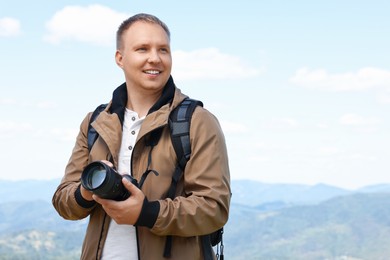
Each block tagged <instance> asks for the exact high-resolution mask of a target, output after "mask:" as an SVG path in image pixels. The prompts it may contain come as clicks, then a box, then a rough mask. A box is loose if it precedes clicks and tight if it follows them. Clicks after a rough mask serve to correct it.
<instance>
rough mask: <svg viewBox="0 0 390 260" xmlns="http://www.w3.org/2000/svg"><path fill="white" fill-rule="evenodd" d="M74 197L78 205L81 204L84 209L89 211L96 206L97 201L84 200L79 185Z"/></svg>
mask: <svg viewBox="0 0 390 260" xmlns="http://www.w3.org/2000/svg"><path fill="white" fill-rule="evenodd" d="M74 197H75V199H76V202H77V204H79V205H80V206H81V207H83V208H86V209H88V208H92V207H93V206H95V205H96V201H94V200H92V201H91V200H86V199H84V198H83V196H82V195H81V185H79V186H78V187H77V189H76V191H75V192H74Z"/></svg>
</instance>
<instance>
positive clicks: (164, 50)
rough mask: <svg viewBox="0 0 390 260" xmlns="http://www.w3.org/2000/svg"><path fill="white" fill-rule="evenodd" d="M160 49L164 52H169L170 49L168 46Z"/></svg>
mask: <svg viewBox="0 0 390 260" xmlns="http://www.w3.org/2000/svg"><path fill="white" fill-rule="evenodd" d="M160 51H161V52H162V53H169V49H168V48H161V49H160Z"/></svg>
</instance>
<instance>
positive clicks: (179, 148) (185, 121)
mask: <svg viewBox="0 0 390 260" xmlns="http://www.w3.org/2000/svg"><path fill="white" fill-rule="evenodd" d="M197 106H203V103H202V102H200V101H198V100H195V99H190V98H186V99H184V100H183V101H182V102H181V103H180V104H179V106H177V107H176V108H175V109H174V110H173V111H172V112H171V114H170V115H169V120H168V124H169V128H170V131H171V141H172V145H173V148H174V149H175V153H176V157H177V165H176V167H175V170H174V172H173V175H172V181H171V186H170V187H169V190H168V194H167V198H170V199H174V198H175V195H176V187H177V183H178V181H179V179H180V177H181V176H182V175H183V172H184V169H185V167H186V164H187V161H188V160H189V159H190V156H191V142H190V126H191V117H192V113H193V112H194V110H195V108H196V107H197ZM171 248H172V236H167V239H166V241H165V248H164V253H163V256H164V257H166V258H169V257H170V256H171Z"/></svg>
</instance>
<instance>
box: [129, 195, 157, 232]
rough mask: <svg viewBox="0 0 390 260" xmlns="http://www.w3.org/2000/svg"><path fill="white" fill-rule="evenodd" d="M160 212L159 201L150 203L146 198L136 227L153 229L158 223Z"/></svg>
mask: <svg viewBox="0 0 390 260" xmlns="http://www.w3.org/2000/svg"><path fill="white" fill-rule="evenodd" d="M159 212H160V203H159V202H158V201H151V202H149V201H148V200H147V199H146V197H145V199H144V202H143V204H142V209H141V213H140V214H139V217H138V220H137V222H136V223H135V224H134V226H144V227H148V228H152V227H153V226H154V223H156V220H157V216H158V213H159Z"/></svg>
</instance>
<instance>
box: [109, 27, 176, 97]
mask: <svg viewBox="0 0 390 260" xmlns="http://www.w3.org/2000/svg"><path fill="white" fill-rule="evenodd" d="M115 58H116V62H117V64H118V65H119V66H120V67H121V68H122V69H123V71H124V73H125V77H126V83H127V85H128V88H129V89H130V90H132V91H133V90H134V91H141V92H143V93H156V92H160V91H162V89H163V87H164V86H165V84H166V82H167V81H168V79H169V76H170V74H171V69H172V56H171V49H170V42H169V37H168V35H167V34H166V32H165V31H164V29H163V28H162V27H161V26H159V25H157V24H152V23H147V22H136V23H134V24H132V25H131V26H130V28H129V29H127V30H126V31H125V32H124V33H123V36H122V47H121V49H120V50H118V51H117V53H116V56H115Z"/></svg>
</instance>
